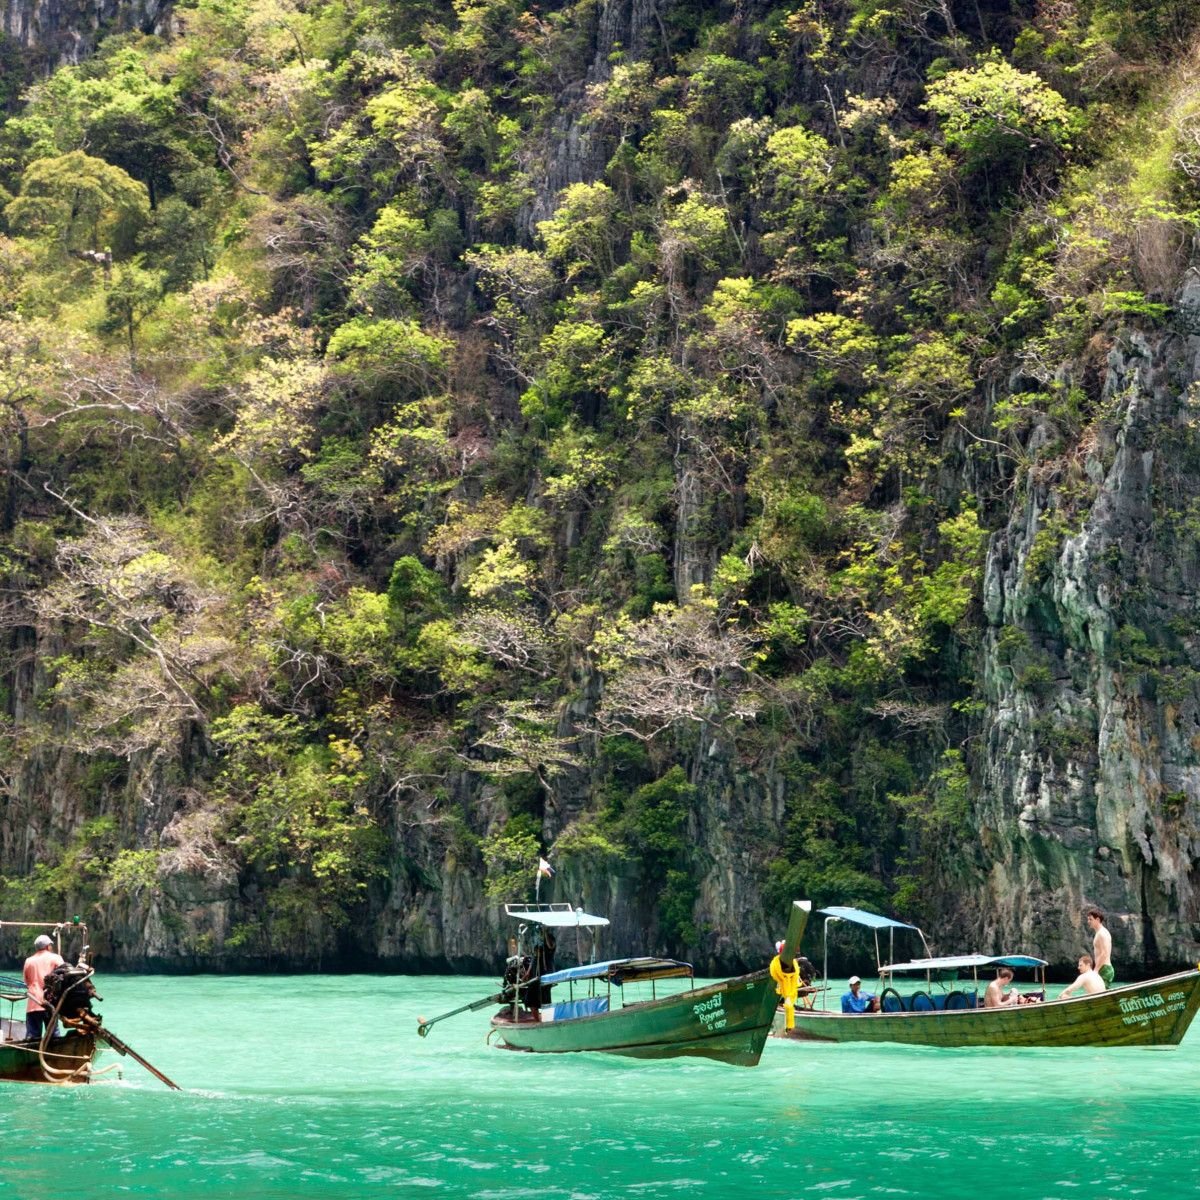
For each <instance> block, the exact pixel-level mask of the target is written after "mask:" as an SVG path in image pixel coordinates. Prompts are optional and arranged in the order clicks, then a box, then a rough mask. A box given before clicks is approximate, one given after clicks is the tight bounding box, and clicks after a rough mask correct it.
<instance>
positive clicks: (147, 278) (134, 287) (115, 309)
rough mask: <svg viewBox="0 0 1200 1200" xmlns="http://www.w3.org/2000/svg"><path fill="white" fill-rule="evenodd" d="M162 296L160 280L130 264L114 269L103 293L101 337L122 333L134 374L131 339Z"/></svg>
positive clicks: (154, 273) (134, 348)
mask: <svg viewBox="0 0 1200 1200" xmlns="http://www.w3.org/2000/svg"><path fill="white" fill-rule="evenodd" d="M162 294H163V277H162V275H161V274H160V273H159V272H157V271H145V270H143V269H142V268H141V267H137V266H134V265H133V264H131V263H126V264H123V265H122V266H120V267H118V268H117V271H116V274H115V276H114V277H113V280H112V283H111V284H110V285H109V287H108V288H106V289H105V293H104V319H103V320H102V321H101V322H100V332H101V333H123V334H124V335H125V342H126V345H127V346H128V348H129V365H130V367H131V368H132V369H134V370H137V346H136V342H135V340H134V337H135V335H136V333H137V330H138V327H139V326H140V325H141V323H142V322H143V321H144V320H145V319H146V318H147V317H148V316H149V315H150V314H151V313H152V312H154V310H155V309H156V308H157V307H158V304H159V301H160V300H161V299H162Z"/></svg>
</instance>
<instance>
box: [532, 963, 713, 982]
mask: <svg viewBox="0 0 1200 1200" xmlns="http://www.w3.org/2000/svg"><path fill="white" fill-rule="evenodd" d="M691 974H692V964H691V963H685V962H679V961H677V960H676V959H673V958H612V959H609V960H608V962H598V963H585V964H584V965H583V966H581V967H567V968H566V969H565V970H562V971H551V972H550V974H549V975H543V976H542V983H544V984H552V983H575V982H577V981H578V980H580V979H609V980H611V981H612V982H613V983H615V984H616V985H617V986H618V987H620V986H621V985H622V984H624V983H635V982H637V981H638V980H641V979H680V978H685V977H689V976H690V975H691Z"/></svg>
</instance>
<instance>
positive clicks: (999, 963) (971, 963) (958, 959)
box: [880, 954, 1046, 975]
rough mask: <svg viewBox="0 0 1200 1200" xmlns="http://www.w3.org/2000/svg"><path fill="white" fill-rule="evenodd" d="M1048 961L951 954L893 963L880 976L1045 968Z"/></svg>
mask: <svg viewBox="0 0 1200 1200" xmlns="http://www.w3.org/2000/svg"><path fill="white" fill-rule="evenodd" d="M1044 966H1046V960H1045V959H1042V958H1034V957H1033V956H1032V955H1029V954H998V955H995V956H994V957H993V956H991V955H987V954H950V955H947V956H946V957H944V958H914V959H913V960H912V962H904V963H892V964H891V965H890V966H886V967H880V974H884V975H886V974H887V973H888V972H890V971H962V970H967V969H970V968H974V967H1044Z"/></svg>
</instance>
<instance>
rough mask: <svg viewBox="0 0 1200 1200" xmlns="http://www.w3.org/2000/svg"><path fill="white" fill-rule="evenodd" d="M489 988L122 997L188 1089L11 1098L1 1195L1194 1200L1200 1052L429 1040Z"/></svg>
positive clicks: (203, 983) (139, 1075) (137, 1036)
mask: <svg viewBox="0 0 1200 1200" xmlns="http://www.w3.org/2000/svg"><path fill="white" fill-rule="evenodd" d="M492 983H493V981H491V980H487V981H479V980H463V979H442V978H438V979H431V978H422V979H409V978H403V977H395V978H390V979H383V980H369V979H365V978H361V977H359V978H354V977H328V978H326V977H322V978H315V979H314V978H303V977H295V978H273V979H267V978H260V979H248V978H235V979H217V978H212V977H205V978H200V979H175V978H169V979H153V980H147V979H134V978H127V977H118V978H115V979H106V980H105V985H106V986H105V987H104V988H103V989H102V990H103V991H104V994H105V996H106V997H107V1001H106V1003H105V1006H104V1011H105V1014H106V1021H107V1023H108V1024H109V1025H110V1026H111V1028H113V1029H114V1030H115V1031H117V1032H118V1033H119V1035H120V1036H121V1037H123V1038H125V1039H126V1040H128V1041H129V1042H130V1044H131V1045H133V1046H134V1047H136V1048H137V1049H138V1050H139V1051H140V1052H141V1053H143V1054H145V1055H146V1056H147V1057H148V1058H149V1059H150V1061H151V1062H154V1063H155V1064H157V1065H159V1066H161V1067H162V1068H163V1069H164V1070H165V1071H166V1072H167V1073H168V1074H169V1075H171V1076H172V1077H173V1078H176V1079H177V1080H178V1082H180V1083H181V1084H183V1085H184V1087H185V1089H186V1090H185V1091H183V1092H182V1093H169V1092H167V1091H165V1090H164V1089H163V1088H162V1087H161V1086H160V1085H159V1084H158V1083H156V1082H155V1081H154V1080H152V1079H151V1078H150V1077H149V1076H147V1075H145V1074H144V1073H143V1072H141V1070H140V1068H137V1067H136V1066H134V1065H133V1064H131V1063H125V1064H124V1067H125V1079H124V1080H123V1081H120V1082H118V1081H116V1080H114V1079H112V1078H111V1077H110V1078H108V1079H106V1081H105V1082H103V1083H99V1084H97V1085H95V1086H93V1087H90V1088H79V1089H74V1090H72V1091H67V1090H65V1089H49V1088H29V1087H20V1086H16V1085H8V1086H3V1085H0V1086H3V1096H4V1100H5V1120H4V1125H5V1143H4V1154H3V1159H2V1160H0V1163H2V1165H0V1200H10V1198H12V1200H76V1198H78V1200H85V1198H86V1200H96V1198H97V1197H102V1196H104V1195H107V1194H112V1195H118V1194H119V1195H128V1196H137V1197H147V1198H154V1200H168V1198H169V1200H208V1198H209V1197H214V1198H215V1197H221V1198H222V1200H243V1198H245V1200H275V1198H276V1197H279V1198H280V1200H282V1198H284V1197H286V1198H287V1200H309V1198H310V1197H312V1198H315V1197H322V1198H325V1197H342V1196H345V1197H354V1198H355V1200H373V1197H375V1196H389V1195H396V1196H399V1197H403V1196H405V1195H416V1194H418V1193H419V1192H420V1191H434V1192H441V1193H443V1194H445V1195H447V1196H453V1197H456V1198H457V1197H463V1198H467V1197H470V1198H478V1200H522V1198H524V1197H536V1198H537V1200H614V1198H615V1197H620V1196H637V1197H639V1200H641V1198H650V1200H653V1198H655V1197H673V1196H676V1195H679V1194H681V1193H686V1194H687V1195H688V1197H689V1200H763V1198H775V1197H778V1198H780V1200H783V1198H784V1197H786V1198H788V1200H793V1198H794V1197H797V1196H800V1195H804V1194H811V1195H818V1196H821V1197H822V1198H823V1200H825V1198H828V1200H855V1198H856V1197H881V1196H901V1197H908V1196H912V1197H920V1198H921V1200H963V1197H964V1195H965V1194H967V1193H969V1192H971V1191H974V1190H981V1189H984V1188H990V1184H991V1181H993V1180H994V1179H996V1178H997V1172H999V1175H1000V1177H1001V1178H1002V1179H1003V1184H1004V1193H1005V1200H1050V1194H1051V1193H1053V1195H1054V1197H1055V1198H1056V1200H1073V1198H1074V1197H1077V1196H1080V1195H1081V1194H1086V1195H1087V1196H1088V1200H1116V1198H1117V1197H1121V1198H1122V1200H1124V1198H1125V1197H1137V1196H1143V1195H1151V1194H1152V1195H1155V1196H1166V1197H1174V1196H1179V1195H1185V1194H1191V1192H1192V1190H1193V1189H1192V1181H1191V1177H1192V1164H1191V1162H1190V1160H1189V1159H1188V1156H1187V1154H1185V1153H1182V1152H1181V1147H1189V1146H1190V1145H1191V1142H1192V1139H1193V1136H1194V1135H1193V1129H1194V1126H1195V1107H1196V1106H1195V1102H1194V1099H1193V1097H1194V1095H1195V1090H1194V1079H1195V1078H1196V1075H1197V1068H1198V1067H1200V1034H1193V1035H1192V1038H1191V1039H1189V1041H1188V1042H1186V1043H1185V1044H1184V1046H1183V1047H1182V1048H1181V1050H1180V1051H1179V1052H1177V1053H1175V1054H1147V1053H1145V1052H1138V1051H1115V1052H1114V1051H1108V1052H1096V1051H1027V1052H1012V1051H1004V1050H976V1051H966V1052H947V1051H937V1050H920V1049H917V1050H913V1049H904V1048H899V1047H886V1046H845V1047H837V1046H804V1045H800V1044H790V1043H778V1042H776V1043H770V1044H768V1046H767V1050H766V1053H765V1054H764V1057H763V1062H762V1065H761V1066H760V1067H759V1068H758V1069H756V1070H753V1071H745V1070H738V1069H735V1068H729V1067H723V1066H721V1065H718V1064H711V1063H704V1062H696V1061H686V1062H676V1063H630V1062H626V1061H624V1060H621V1059H617V1058H611V1057H607V1056H574V1055H564V1056H561V1057H554V1058H543V1057H541V1056H534V1055H523V1054H511V1053H506V1052H503V1051H499V1050H495V1049H492V1048H489V1047H487V1046H486V1045H484V1043H483V1037H482V1034H483V1031H484V1029H485V1027H486V1013H482V1014H464V1015H463V1016H462V1017H461V1018H457V1019H456V1020H454V1021H447V1022H445V1023H443V1024H440V1025H438V1026H437V1027H436V1028H435V1029H434V1031H433V1032H431V1034H430V1036H429V1037H428V1038H425V1039H422V1038H418V1037H416V1035H415V1032H414V1029H415V1016H416V1014H417V1013H418V1012H424V1013H437V1012H442V1011H446V1010H449V1009H451V1008H453V1007H455V1006H456V1005H459V1004H463V1003H465V1002H467V1001H469V1000H473V999H475V998H477V997H478V996H479V995H481V994H486V991H485V990H481V989H487V988H489V987H490V986H491V985H492ZM364 996H370V997H371V1011H372V1012H374V1013H378V1014H379V1015H380V1016H381V1017H385V1018H386V1020H385V1021H382V1022H380V1023H379V1024H377V1025H372V1024H371V1023H369V1022H364V1020H363V1014H364V1007H363V997H364ZM62 1131H69V1132H67V1133H63V1132H62ZM48 1133H49V1135H48ZM83 1145H86V1154H81V1146H83ZM81 1162H85V1163H86V1171H81V1167H80V1164H81ZM1050 1181H1057V1182H1050Z"/></svg>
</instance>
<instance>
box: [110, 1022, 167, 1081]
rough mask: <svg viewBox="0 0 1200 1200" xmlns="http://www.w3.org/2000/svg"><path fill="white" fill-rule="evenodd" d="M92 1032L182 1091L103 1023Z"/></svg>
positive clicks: (155, 1075)
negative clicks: (110, 1031)
mask: <svg viewBox="0 0 1200 1200" xmlns="http://www.w3.org/2000/svg"><path fill="white" fill-rule="evenodd" d="M92 1032H93V1033H94V1034H95V1035H96V1036H97V1037H98V1038H99V1039H100V1040H101V1041H102V1042H104V1043H106V1044H107V1045H109V1046H111V1047H112V1048H113V1049H114V1050H115V1051H116V1052H117V1053H118V1054H128V1055H129V1057H130V1058H132V1059H133V1061H134V1062H137V1063H141V1064H142V1066H143V1067H145V1068H146V1070H147V1071H149V1072H150V1074H151V1075H153V1076H154V1078H155V1079H159V1080H161V1081H162V1082H163V1083H165V1084H166V1085H167V1087H169V1088H170V1089H171V1090H172V1091H175V1092H181V1091H183V1088H181V1087H180V1086H179V1084H177V1083H176V1082H175V1081H174V1080H172V1079H168V1078H167V1077H166V1076H165V1075H164V1074H163V1073H162V1072H161V1071H160V1070H159V1069H158V1068H157V1067H156V1066H154V1064H153V1063H148V1062H147V1061H146V1060H145V1059H144V1058H143V1057H142V1056H141V1055H140V1054H139V1053H138V1052H137V1051H136V1050H134V1049H133V1048H132V1047H131V1046H129V1045H127V1044H126V1043H125V1042H123V1041H121V1039H120V1038H119V1037H117V1035H116V1034H115V1033H109V1031H108V1030H107V1029H105V1028H104V1026H103V1025H97V1026H96V1027H95V1028H94V1029H93V1030H92Z"/></svg>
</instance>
